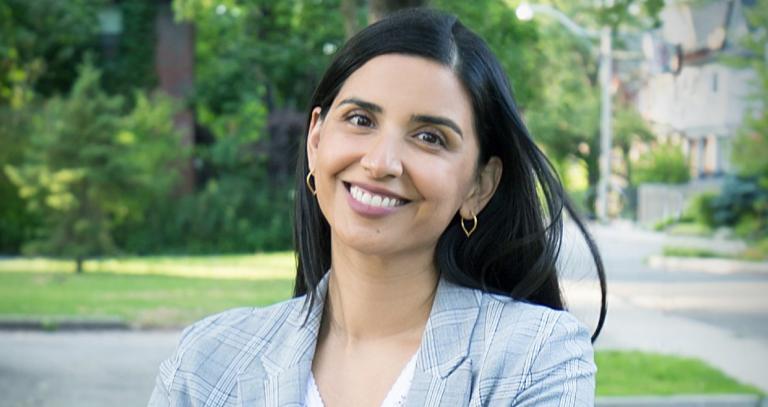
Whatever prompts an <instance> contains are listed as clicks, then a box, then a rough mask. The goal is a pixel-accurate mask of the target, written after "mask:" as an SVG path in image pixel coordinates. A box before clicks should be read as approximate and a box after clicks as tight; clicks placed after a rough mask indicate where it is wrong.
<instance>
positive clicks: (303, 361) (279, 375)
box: [238, 273, 328, 407]
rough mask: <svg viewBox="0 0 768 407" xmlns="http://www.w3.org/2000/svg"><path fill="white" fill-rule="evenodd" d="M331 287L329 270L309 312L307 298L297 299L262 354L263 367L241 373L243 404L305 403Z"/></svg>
mask: <svg viewBox="0 0 768 407" xmlns="http://www.w3.org/2000/svg"><path fill="white" fill-rule="evenodd" d="M327 290H328V274H327V273H326V275H325V276H324V277H323V279H322V280H321V281H320V283H319V284H318V287H317V294H318V295H317V297H316V302H315V305H314V306H313V307H312V309H311V310H309V315H307V310H306V309H305V307H303V301H297V302H296V303H295V306H294V309H293V310H291V313H290V314H289V316H288V318H287V320H286V323H285V326H284V327H283V328H281V329H279V330H278V332H277V333H276V335H275V336H274V337H272V338H271V340H270V345H269V347H268V349H266V350H265V351H264V353H263V354H262V357H261V368H260V369H254V370H253V371H252V372H244V373H243V374H241V375H240V377H239V378H238V392H239V395H240V397H239V398H240V405H241V406H243V407H245V406H249V407H250V406H257V405H258V406H269V407H272V406H274V407H278V406H280V407H283V406H303V405H304V396H305V394H306V392H307V381H308V380H309V373H310V371H311V369H312V359H313V357H314V354H315V345H316V343H317V334H318V331H319V329H320V322H321V319H322V315H323V306H324V303H325V294H326V292H327ZM305 318H306V322H305Z"/></svg>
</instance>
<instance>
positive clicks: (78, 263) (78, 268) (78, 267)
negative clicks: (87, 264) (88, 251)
mask: <svg viewBox="0 0 768 407" xmlns="http://www.w3.org/2000/svg"><path fill="white" fill-rule="evenodd" d="M83 262H84V259H83V257H81V256H77V258H75V273H77V274H83Z"/></svg>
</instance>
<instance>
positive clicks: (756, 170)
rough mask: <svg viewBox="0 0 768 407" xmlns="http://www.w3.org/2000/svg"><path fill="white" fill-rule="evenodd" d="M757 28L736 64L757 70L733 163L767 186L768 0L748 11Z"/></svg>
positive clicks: (758, 3)
mask: <svg viewBox="0 0 768 407" xmlns="http://www.w3.org/2000/svg"><path fill="white" fill-rule="evenodd" d="M747 18H748V20H749V22H750V24H751V25H752V26H754V27H763V28H762V29H755V30H753V31H751V32H750V33H749V34H747V35H746V36H745V37H744V39H743V41H742V45H743V46H744V48H746V49H747V51H748V53H745V54H744V55H743V56H742V57H741V58H740V59H739V60H738V61H737V64H738V65H739V66H741V67H743V68H748V69H751V70H752V71H753V72H754V73H755V83H754V85H755V86H754V88H753V89H754V93H753V94H752V95H751V98H752V101H753V104H752V106H753V107H754V109H753V111H751V112H749V113H748V114H747V115H746V116H745V118H744V125H743V127H742V128H741V130H740V131H739V134H738V136H737V137H736V139H735V140H734V143H733V160H732V161H733V163H734V165H735V166H736V168H737V169H738V170H739V172H740V173H741V174H742V175H743V176H747V177H749V176H753V177H757V179H758V182H759V183H760V185H761V186H762V187H763V188H766V189H768V160H767V159H766V157H768V109H767V108H768V32H767V31H766V30H765V27H768V0H758V1H757V2H756V4H755V5H753V6H752V8H750V9H748V11H747Z"/></svg>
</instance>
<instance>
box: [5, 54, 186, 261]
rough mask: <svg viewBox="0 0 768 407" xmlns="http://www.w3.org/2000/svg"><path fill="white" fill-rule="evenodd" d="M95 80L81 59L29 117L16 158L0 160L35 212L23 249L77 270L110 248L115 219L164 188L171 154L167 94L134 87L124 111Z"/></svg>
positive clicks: (174, 148)
mask: <svg viewBox="0 0 768 407" xmlns="http://www.w3.org/2000/svg"><path fill="white" fill-rule="evenodd" d="M99 80H100V72H99V71H98V70H96V69H95V68H94V67H92V66H91V65H89V64H86V65H83V66H82V67H81V68H80V71H79V76H78V79H77V81H76V82H75V84H74V86H73V88H72V90H71V91H70V92H69V94H68V95H67V97H65V98H61V97H54V98H51V99H50V100H48V101H47V102H46V103H45V104H44V106H43V108H42V111H41V112H40V114H39V115H38V116H37V117H35V119H34V120H33V121H32V122H31V124H30V133H29V134H28V139H29V148H27V149H26V150H25V152H24V157H23V160H22V162H21V164H19V165H6V166H5V173H6V174H7V175H8V176H9V178H10V179H11V180H12V181H13V182H14V184H16V186H17V187H18V189H19V192H20V195H21V197H22V198H23V199H24V200H25V201H26V202H27V203H28V205H29V208H30V209H31V210H32V211H35V212H36V213H39V214H40V216H41V218H42V219H43V222H42V225H41V226H40V230H38V231H37V233H36V235H35V236H34V238H33V239H32V240H31V241H29V242H28V243H27V244H26V245H25V247H24V250H25V252H27V253H30V254H47V255H57V256H65V257H69V258H73V259H75V260H76V266H77V267H76V268H77V271H78V272H80V271H82V262H83V260H84V259H85V258H86V257H89V256H97V255H102V254H106V253H111V252H114V251H115V250H116V247H115V245H114V238H113V235H112V231H113V228H114V227H115V225H117V224H119V223H121V222H123V221H125V220H126V219H128V218H130V217H131V216H139V214H140V213H141V209H142V208H143V207H145V206H146V203H147V201H148V200H151V199H154V198H155V197H156V196H157V195H158V194H162V193H164V191H167V189H168V187H169V185H170V183H171V182H172V181H173V178H174V173H175V171H173V167H172V165H173V161H172V160H173V159H175V158H177V157H178V156H179V154H178V147H177V146H178V142H177V141H176V140H177V137H176V134H175V131H174V129H173V121H172V117H173V114H174V112H175V109H174V108H173V106H172V105H171V104H170V102H169V101H167V100H162V98H158V101H150V100H149V99H147V98H146V97H144V96H142V95H141V94H138V95H137V96H136V103H135V106H134V107H133V109H132V110H131V111H129V112H126V107H125V99H124V98H123V97H122V96H111V95H109V94H107V93H105V92H104V91H103V90H102V89H101V87H100V84H99ZM126 113H127V114H126Z"/></svg>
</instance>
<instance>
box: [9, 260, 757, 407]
mask: <svg viewBox="0 0 768 407" xmlns="http://www.w3.org/2000/svg"><path fill="white" fill-rule="evenodd" d="M72 269H73V264H72V263H71V262H65V261H58V260H50V259H21V258H18V259H3V260H0V316H1V317H4V318H14V317H20V318H35V319H40V320H43V321H55V320H56V319H57V318H70V317H77V318H99V317H107V318H111V319H112V318H119V319H121V320H124V321H126V322H128V323H129V324H131V325H133V326H137V327H168V326H172V327H180V326H185V325H187V324H189V323H191V322H193V321H195V320H198V319H200V318H201V317H203V316H205V315H210V314H212V313H215V312H219V311H223V310H225V309H228V308H232V307H238V306H263V305H268V304H272V303H275V302H278V301H282V300H284V299H287V298H289V297H290V296H291V291H292V288H293V273H294V259H293V255H292V254H291V253H278V254H265V255H250V256H206V257H149V258H138V257H136V258H122V259H107V260H103V261H92V262H87V263H86V265H85V270H86V271H85V272H84V273H82V274H75V273H74V272H73V271H72ZM596 362H597V365H598V374H597V383H598V384H597V394H598V395H601V396H616V395H669V394H690V393H751V394H759V393H760V392H759V391H758V390H756V389H754V388H752V387H748V386H744V385H741V384H739V383H737V382H736V381H734V380H732V379H731V378H729V377H727V376H725V375H723V374H722V373H720V372H719V371H717V370H716V369H713V368H711V367H709V366H707V365H705V364H703V363H701V362H699V361H697V360H692V359H683V358H677V357H672V356H662V355H651V354H645V353H638V352H597V354H596Z"/></svg>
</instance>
